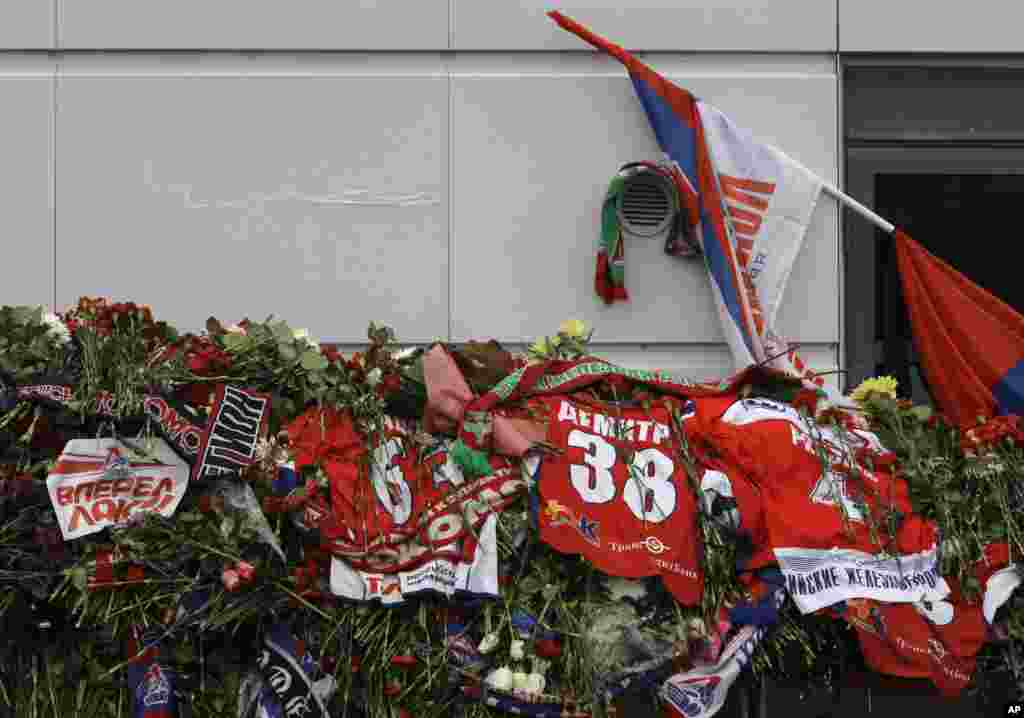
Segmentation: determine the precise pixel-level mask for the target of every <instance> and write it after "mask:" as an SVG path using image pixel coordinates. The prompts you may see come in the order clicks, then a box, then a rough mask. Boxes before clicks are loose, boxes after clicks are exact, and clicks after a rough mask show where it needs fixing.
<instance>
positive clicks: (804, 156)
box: [452, 61, 839, 343]
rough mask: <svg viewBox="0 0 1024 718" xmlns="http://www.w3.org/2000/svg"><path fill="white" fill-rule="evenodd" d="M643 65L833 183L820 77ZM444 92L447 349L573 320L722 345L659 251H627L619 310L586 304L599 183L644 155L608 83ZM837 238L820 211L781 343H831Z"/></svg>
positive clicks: (644, 135)
mask: <svg viewBox="0 0 1024 718" xmlns="http://www.w3.org/2000/svg"><path fill="white" fill-rule="evenodd" d="M570 64H571V63H570ZM654 64H655V66H656V67H657V68H658V69H659V70H661V71H662V72H664V73H666V74H668V75H669V76H671V77H672V79H673V80H675V81H676V82H677V83H679V84H681V85H683V86H686V87H688V88H689V89H691V90H692V91H693V92H695V93H696V94H698V95H700V96H702V97H703V98H705V99H707V100H708V101H710V102H712V103H713V104H715V105H717V106H718V107H719V108H720V109H722V110H723V111H724V112H726V113H727V114H729V115H730V116H731V117H732V119H733V120H734V121H735V122H736V123H737V124H739V125H741V126H747V127H750V128H751V129H752V130H754V131H755V133H756V134H757V135H758V136H759V137H761V138H762V139H763V140H765V141H767V142H770V143H772V144H775V145H777V146H779V147H781V148H783V149H784V150H785V151H786V152H787V153H788V154H790V155H791V156H793V157H794V158H796V159H798V160H799V161H801V162H803V163H804V164H805V165H807V166H808V167H809V168H810V169H812V170H813V171H815V172H817V173H819V174H821V175H822V176H823V177H825V178H826V179H828V180H830V181H833V182H834V181H835V174H836V170H835V168H836V164H837V160H836V146H837V141H836V132H837V119H836V112H837V109H836V94H835V93H836V81H835V77H834V75H830V74H824V73H822V74H819V73H818V71H817V70H818V68H817V67H815V68H812V71H810V72H804V73H799V72H795V71H794V72H777V73H773V74H763V75H753V74H750V73H749V72H747V73H741V72H739V71H737V70H735V69H734V68H727V70H722V69H721V68H720V70H719V72H717V73H716V72H710V71H705V70H700V71H695V70H694V68H692V67H691V68H690V69H689V70H687V69H686V68H685V67H682V66H679V67H673V66H671V65H670V64H668V62H667V61H664V62H660V63H659V62H655V63H654ZM452 83H453V87H452V102H453V110H452V142H453V147H452V193H453V203H452V335H453V338H454V339H456V340H468V339H471V338H483V337H489V336H491V335H494V336H497V337H498V338H499V339H501V340H504V341H527V340H529V339H532V338H533V337H536V336H538V335H541V334H545V333H551V332H553V331H555V329H556V328H557V325H558V322H560V321H561V320H562V319H565V318H568V317H578V318H581V319H586V320H587V321H589V322H591V323H593V325H594V326H595V328H596V330H597V332H596V335H595V338H596V340H598V341H602V342H672V343H678V342H695V343H718V342H722V341H723V335H722V333H721V329H720V328H719V323H718V315H717V311H716V309H715V306H714V303H713V299H712V295H711V291H710V288H709V285H708V279H707V276H706V271H705V269H704V267H703V265H702V264H701V263H700V262H696V261H688V260H680V259H673V258H669V257H666V256H665V255H664V254H663V251H662V242H661V241H660V240H642V239H627V245H626V265H627V266H626V284H627V288H628V290H629V291H630V293H631V301H630V302H627V303H625V304H616V305H615V306H612V307H606V306H604V304H603V303H601V301H600V300H599V299H598V298H597V297H596V295H595V293H594V289H593V279H594V260H595V243H596V238H597V235H598V231H599V211H600V206H601V203H602V199H603V196H604V192H605V189H606V187H607V183H608V181H609V179H610V178H611V176H612V174H613V173H614V172H615V171H616V169H617V168H618V167H619V166H620V165H622V164H623V163H625V162H628V161H632V160H638V159H656V158H657V156H658V149H657V145H656V143H655V141H654V138H653V134H652V133H651V130H650V128H649V126H648V124H647V120H646V118H645V116H644V115H643V112H642V110H641V108H640V106H639V104H638V103H637V101H636V99H635V97H634V95H633V91H632V87H631V85H630V83H629V82H628V80H626V79H625V78H624V77H623V76H622V75H621V73H619V74H615V75H606V74H602V75H597V74H595V73H593V72H591V73H589V74H587V73H580V72H578V71H573V70H571V69H563V70H553V71H551V72H550V73H549V74H543V73H541V72H539V71H537V72H534V73H533V74H530V73H523V72H521V71H519V72H511V71H510V72H508V73H507V74H506V75H505V76H499V75H491V74H488V73H485V72H481V73H479V74H476V75H474V74H472V73H469V72H466V73H461V74H456V75H455V76H454V77H453V80H452ZM837 232H838V229H837V210H836V207H835V204H834V203H833V202H831V201H830V200H828V199H823V200H822V203H821V205H820V206H819V207H818V208H817V210H816V211H815V214H814V218H813V222H812V227H811V230H810V232H809V234H808V238H807V243H806V245H805V247H804V249H803V251H802V252H801V254H800V256H799V257H798V259H797V262H796V265H795V267H794V270H793V274H792V279H791V281H790V284H789V288H788V290H787V294H786V297H785V299H784V304H783V306H782V308H781V310H780V327H781V329H782V331H783V332H784V333H786V334H787V335H788V336H789V337H790V338H791V339H793V340H794V341H804V342H822V343H833V342H838V334H839V331H838V302H839V300H838V290H839V287H838V273H837V268H836V265H837V255H836V249H837Z"/></svg>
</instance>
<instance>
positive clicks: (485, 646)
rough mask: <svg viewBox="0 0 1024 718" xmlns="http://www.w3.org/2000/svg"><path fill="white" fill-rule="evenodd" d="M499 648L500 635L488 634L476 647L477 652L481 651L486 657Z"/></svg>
mask: <svg viewBox="0 0 1024 718" xmlns="http://www.w3.org/2000/svg"><path fill="white" fill-rule="evenodd" d="M497 647H498V634H497V633H488V634H487V635H486V636H484V637H483V638H482V639H481V640H480V645H479V646H477V647H476V650H478V651H480V652H481V653H483V654H484V655H487V654H488V653H490V652H491V651H493V650H494V649H495V648H497Z"/></svg>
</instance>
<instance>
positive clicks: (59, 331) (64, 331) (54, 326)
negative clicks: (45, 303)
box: [43, 312, 71, 344]
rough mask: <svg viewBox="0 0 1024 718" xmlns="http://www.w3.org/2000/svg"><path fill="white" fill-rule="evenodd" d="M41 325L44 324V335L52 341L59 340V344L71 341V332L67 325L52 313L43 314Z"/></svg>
mask: <svg viewBox="0 0 1024 718" xmlns="http://www.w3.org/2000/svg"><path fill="white" fill-rule="evenodd" d="M43 323H44V324H46V333H47V334H49V335H50V336H51V337H53V338H54V339H58V340H60V342H61V344H67V343H68V342H69V341H71V332H70V331H69V330H68V327H67V325H66V324H64V322H62V321H61V319H60V317H58V316H57V315H56V314H54V313H53V312H46V313H45V314H43Z"/></svg>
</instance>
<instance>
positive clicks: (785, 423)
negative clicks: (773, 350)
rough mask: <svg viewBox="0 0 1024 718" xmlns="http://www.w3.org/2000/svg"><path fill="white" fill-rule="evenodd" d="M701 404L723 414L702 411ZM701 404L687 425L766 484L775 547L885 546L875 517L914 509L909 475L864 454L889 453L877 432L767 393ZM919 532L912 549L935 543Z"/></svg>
mask: <svg viewBox="0 0 1024 718" xmlns="http://www.w3.org/2000/svg"><path fill="white" fill-rule="evenodd" d="M703 403H707V404H708V408H711V409H712V411H714V412H719V411H720V412H721V413H720V415H719V416H718V417H717V418H716V417H714V416H713V415H709V414H708V413H706V412H702V406H701V405H702V404H703ZM696 404H697V409H696V411H695V412H694V413H693V414H692V417H693V418H692V419H690V420H687V421H685V422H684V426H686V428H687V430H688V432H691V431H692V432H693V433H695V434H696V435H697V438H699V439H700V440H702V441H704V442H706V443H709V444H710V445H712V446H714V447H715V449H716V450H717V451H718V452H719V454H720V455H721V457H722V459H723V460H724V461H726V462H727V463H728V464H730V465H732V466H734V467H735V468H736V469H737V470H738V471H739V472H742V474H744V475H745V476H747V477H749V479H750V480H751V481H752V482H753V483H754V484H755V485H756V486H757V488H758V489H759V490H760V493H761V498H762V502H763V509H764V521H765V524H766V527H767V535H768V540H769V541H770V542H771V544H772V546H773V548H779V547H801V548H815V549H831V548H834V547H843V548H853V549H858V550H860V551H865V552H868V553H875V552H877V551H878V549H879V546H878V539H877V536H876V537H872V529H871V527H872V524H875V525H876V526H880V525H882V524H883V523H884V522H885V520H886V514H887V512H888V511H890V510H895V511H898V512H900V513H901V514H903V515H904V516H909V515H910V514H911V512H912V509H911V504H910V498H909V493H908V489H907V486H906V482H905V481H903V480H901V479H898V478H896V477H894V476H893V475H892V474H891V473H889V472H886V471H882V470H874V471H872V470H869V468H868V466H867V465H866V464H865V463H864V462H863V461H862V458H863V457H864V456H865V455H871V456H873V457H875V458H880V457H881V456H882V455H883V453H884V451H883V449H882V447H881V445H880V444H879V443H878V440H877V438H876V437H875V436H874V435H873V434H870V433H868V432H865V431H856V432H845V435H844V436H839V435H837V434H836V433H835V432H834V431H833V430H832V429H831V428H829V427H824V426H818V425H816V424H814V422H813V420H811V421H808V420H807V419H805V417H803V416H802V415H801V414H800V413H799V412H798V411H797V410H796V409H794V408H793V407H791V406H789V405H787V404H783V403H780V402H776V401H772V400H768V399H736V400H734V401H732V402H731V403H730V404H729V405H728V406H727V407H725V408H724V410H723V404H724V402H722V401H721V400H719V399H715V400H710V401H709V402H704V401H702V400H700V399H698V400H696ZM879 463H883V462H881V461H879ZM851 476H853V478H851ZM858 477H859V478H858ZM917 536H920V532H918V534H916V535H915V539H914V541H915V542H916V541H919V540H923V541H924V542H925V543H927V544H928V545H917V546H907V547H905V550H906V551H909V552H914V551H922V550H925V549H927V548H929V547H930V545H931V543H933V541H932V540H931V539H934V535H930V536H920V538H918V537H917Z"/></svg>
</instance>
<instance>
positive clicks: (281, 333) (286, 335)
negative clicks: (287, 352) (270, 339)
mask: <svg viewBox="0 0 1024 718" xmlns="http://www.w3.org/2000/svg"><path fill="white" fill-rule="evenodd" d="M270 331H272V332H273V333H274V338H275V339H277V341H278V342H284V341H288V342H292V341H295V336H294V335H293V334H292V329H291V327H289V326H288V322H286V321H284V320H282V321H279V322H274V323H273V324H271V325H270Z"/></svg>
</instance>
